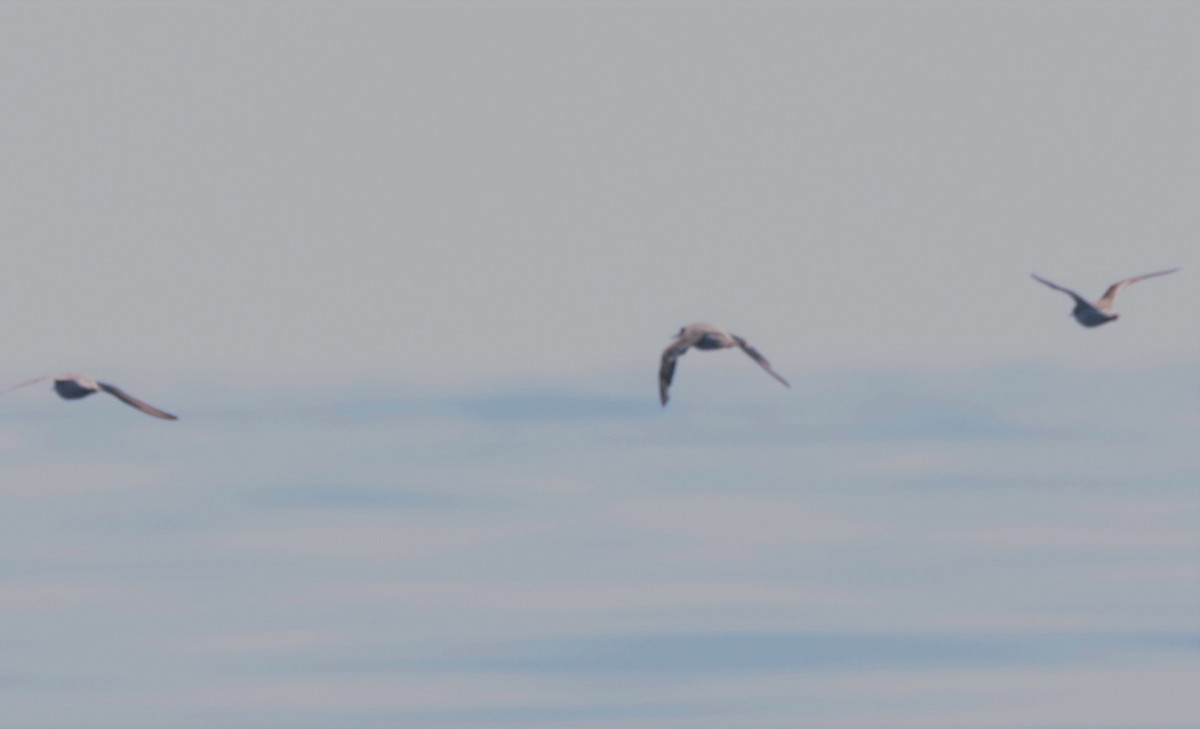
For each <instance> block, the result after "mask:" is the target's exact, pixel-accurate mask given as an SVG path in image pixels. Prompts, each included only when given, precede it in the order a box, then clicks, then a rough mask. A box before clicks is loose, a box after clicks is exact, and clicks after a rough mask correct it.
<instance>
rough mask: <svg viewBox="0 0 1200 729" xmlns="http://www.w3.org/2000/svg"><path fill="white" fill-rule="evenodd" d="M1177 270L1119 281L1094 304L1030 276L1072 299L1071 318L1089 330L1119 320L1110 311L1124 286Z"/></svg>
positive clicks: (1172, 269) (1052, 283)
mask: <svg viewBox="0 0 1200 729" xmlns="http://www.w3.org/2000/svg"><path fill="white" fill-rule="evenodd" d="M1178 270H1179V269H1178V268H1170V269H1167V270H1166V271H1155V272H1154V273H1144V274H1142V275H1141V276H1130V277H1129V278H1124V279H1121V280H1120V281H1118V282H1116V283H1115V284H1113V285H1112V286H1109V287H1108V290H1107V291H1105V292H1104V296H1101V297H1100V300H1099V301H1097V302H1096V303H1094V304H1093V303H1092V302H1090V301H1088V300H1087V299H1085V298H1083V297H1082V296H1080V295H1079V294H1077V293H1075V292H1074V291H1072V290H1071V289H1068V288H1066V287H1065V286H1059V285H1058V284H1056V283H1054V282H1052V281H1047V280H1046V279H1044V278H1042V277H1041V276H1038V275H1037V274H1036V273H1032V274H1030V275H1031V276H1033V280H1035V281H1037V282H1038V283H1042V284H1045V285H1046V286H1049V287H1050V288H1052V289H1054V290H1055V291H1061V292H1063V293H1064V294H1066V295H1067V296H1070V297H1071V298H1072V299H1074V300H1075V308H1074V309H1072V310H1071V316H1073V317H1075V321H1077V322H1079V323H1080V324H1082V325H1083V326H1085V327H1088V328H1089V329H1091V328H1093V327H1098V326H1100V325H1101V324H1107V323H1109V322H1110V321H1114V320H1116V319H1119V318H1120V315H1119V314H1116V313H1114V312H1113V310H1112V307H1113V301H1114V300H1115V299H1116V298H1117V294H1118V293H1119V292H1120V291H1121V290H1122V289H1124V288H1125V287H1126V286H1128V285H1129V284H1132V283H1137V282H1138V281H1141V280H1142V279H1147V278H1153V277H1155V276H1165V275H1166V274H1168V273H1175V272H1176V271H1178Z"/></svg>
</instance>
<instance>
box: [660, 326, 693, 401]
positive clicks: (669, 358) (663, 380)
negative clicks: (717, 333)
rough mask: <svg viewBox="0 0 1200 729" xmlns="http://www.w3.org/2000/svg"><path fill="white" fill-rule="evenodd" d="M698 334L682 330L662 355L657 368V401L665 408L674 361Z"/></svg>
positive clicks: (672, 376)
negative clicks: (660, 363)
mask: <svg viewBox="0 0 1200 729" xmlns="http://www.w3.org/2000/svg"><path fill="white" fill-rule="evenodd" d="M700 336H701V335H700V334H697V333H695V332H690V331H687V330H684V332H683V333H681V334H680V335H679V336H678V337H676V338H675V340H674V341H673V342H671V343H670V344H668V345H667V348H666V349H664V350H663V353H662V365H661V366H660V367H659V368H658V399H659V400H661V401H662V404H663V406H664V407H666V404H667V400H670V399H671V398H670V396H669V395H668V394H667V389H668V388H669V387H671V379H672V378H674V377H675V360H677V359H679V357H680V355H682V354H683V353H684V352H687V351H688V347H691V346H692V344H694V343H695V342H696V340H697V339H699V338H700Z"/></svg>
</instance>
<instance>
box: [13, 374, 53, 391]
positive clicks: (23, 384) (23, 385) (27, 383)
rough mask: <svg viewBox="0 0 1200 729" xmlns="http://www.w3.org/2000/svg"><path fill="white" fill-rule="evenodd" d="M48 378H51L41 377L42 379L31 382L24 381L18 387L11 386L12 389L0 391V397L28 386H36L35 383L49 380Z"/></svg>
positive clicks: (36, 378)
mask: <svg viewBox="0 0 1200 729" xmlns="http://www.w3.org/2000/svg"><path fill="white" fill-rule="evenodd" d="M50 377H51V376H50V375H43V376H42V377H35V378H33V379H32V380H26V381H24V382H22V383H21V384H19V385H13V386H12V387H10V388H8V389H7V390H3V391H0V395H3V394H4V393H5V392H12V391H13V390H19V389H21V388H22V387H29V386H30V385H36V384H37V383H39V382H41V381H43V380H48V379H50Z"/></svg>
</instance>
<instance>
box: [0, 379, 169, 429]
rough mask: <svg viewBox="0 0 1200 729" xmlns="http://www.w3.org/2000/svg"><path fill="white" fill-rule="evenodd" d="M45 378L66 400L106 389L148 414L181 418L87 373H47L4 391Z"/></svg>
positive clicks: (0, 393)
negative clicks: (50, 381) (99, 380)
mask: <svg viewBox="0 0 1200 729" xmlns="http://www.w3.org/2000/svg"><path fill="white" fill-rule="evenodd" d="M43 380H54V391H55V392H57V393H58V396H59V397H61V398H62V399H64V400H79V399H80V398H84V397H87V396H88V395H93V394H95V393H97V392H100V391H104V392H107V393H108V394H109V395H112V396H113V397H115V398H117V399H118V400H120V401H121V402H123V403H125V404H126V405H129V406H130V407H135V408H137V409H138V410H141V411H142V412H143V413H146V414H147V415H153V416H154V417H156V418H162V419H163V420H178V419H179V418H177V417H175V416H174V415H172V414H170V413H168V412H163V411H162V410H159V409H158V408H156V407H154V406H153V405H149V404H147V403H144V402H142V401H141V400H139V399H137V398H136V397H134V396H133V395H130V394H129V393H127V392H125V391H124V390H122V389H120V388H119V387H116V386H115V385H110V384H108V383H107V382H97V381H96V380H93V379H92V378H91V377H88V376H86V375H47V376H45V377H36V378H34V379H32V380H29V381H28V382H22V383H21V384H19V385H13V386H12V387H10V388H8V389H7V390H5V391H4V392H12V391H13V390H16V389H18V388H21V387H28V386H29V385H34V384H37V383H39V382H41V381H43ZM2 394H4V393H3V392H0V395H2Z"/></svg>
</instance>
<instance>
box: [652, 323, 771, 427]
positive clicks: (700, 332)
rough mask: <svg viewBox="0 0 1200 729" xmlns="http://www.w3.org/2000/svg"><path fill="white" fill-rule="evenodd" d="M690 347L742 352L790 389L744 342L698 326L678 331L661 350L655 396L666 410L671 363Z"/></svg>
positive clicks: (715, 328) (713, 328) (672, 371)
mask: <svg viewBox="0 0 1200 729" xmlns="http://www.w3.org/2000/svg"><path fill="white" fill-rule="evenodd" d="M691 347H695V348H696V349H728V348H729V347H740V348H741V350H742V351H743V352H745V353H746V354H748V355H750V359H752V360H754V361H755V362H757V363H758V366H759V367H762V368H763V369H764V370H766V371H767V374H769V375H771V377H774V378H775V379H777V380H779V381H780V382H782V383H783V384H784V386H786V387H791V385H789V384H788V381H787V380H785V379H783V378H782V377H780V376H779V375H778V374H777V373H776V372H775V370H773V369H771V363H770V362H768V361H767V358H766V357H764V356H762V355H761V354H759V352H758V350H757V349H755V348H754V347H751V346H750V345H749V344H746V340H745V339H742V338H741V337H739V336H738V335H736V334H731V333H730V332H727V331H725V330H724V329H722V328H721V327H719V326H716V325H715V324H704V323H699V322H698V323H696V324H688V325H687V326H685V327H683V328H681V329H680V330H679V333H678V334H676V335H675V340H674V341H672V342H671V343H670V344H669V345H668V346H667V348H666V349H664V350H663V353H662V366H661V367H660V368H659V370H658V396H659V399H660V400H662V404H663V406H664V407H666V404H667V400H669V399H670V397H669V396H668V394H667V389H668V388H669V387H670V386H671V378H672V377H674V376H675V361H676V360H677V359H679V358H680V357H681V356H682V355H683V354H684V353H686V352H687V351H688V349H689V348H691Z"/></svg>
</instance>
